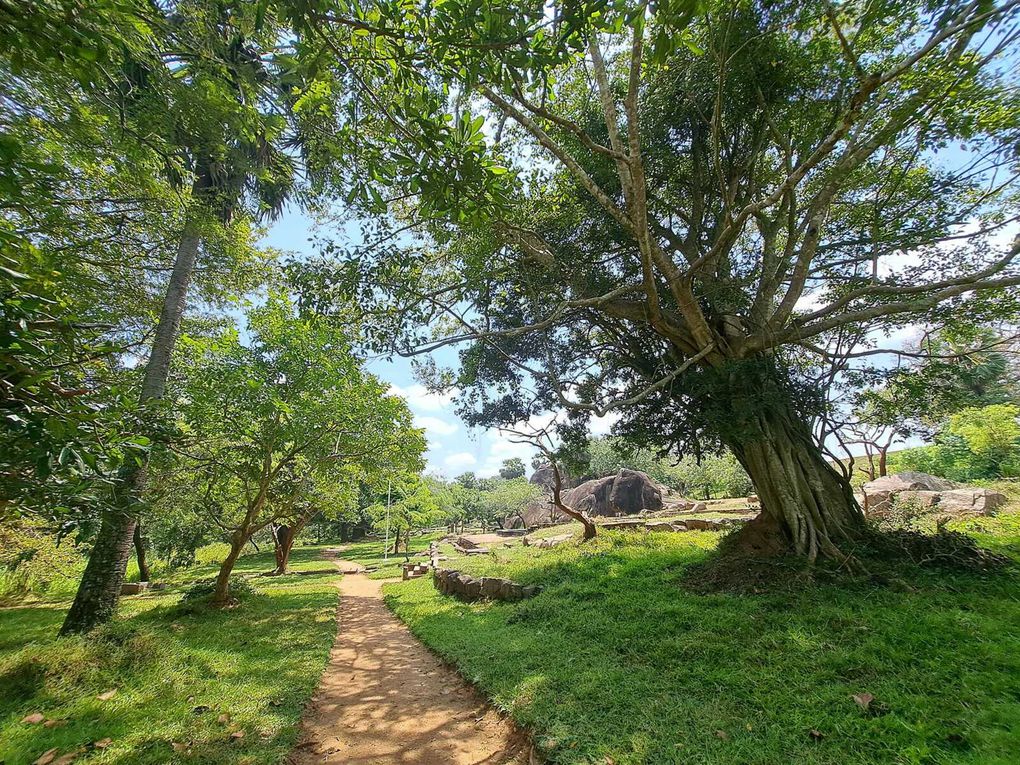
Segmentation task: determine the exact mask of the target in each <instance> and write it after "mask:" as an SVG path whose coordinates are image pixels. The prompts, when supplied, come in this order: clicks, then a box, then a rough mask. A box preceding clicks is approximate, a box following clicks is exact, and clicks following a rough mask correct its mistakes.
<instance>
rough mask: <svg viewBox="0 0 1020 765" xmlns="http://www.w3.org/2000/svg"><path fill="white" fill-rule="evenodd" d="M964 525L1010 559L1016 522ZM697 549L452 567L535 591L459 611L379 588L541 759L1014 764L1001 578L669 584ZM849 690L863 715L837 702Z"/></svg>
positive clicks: (430, 595)
mask: <svg viewBox="0 0 1020 765" xmlns="http://www.w3.org/2000/svg"><path fill="white" fill-rule="evenodd" d="M971 525H972V526H979V527H981V528H982V529H983V533H980V534H979V535H978V536H979V537H980V539H981V541H982V542H983V543H985V544H988V545H990V546H994V547H997V548H998V549H1000V550H1003V551H1005V552H1007V553H1009V554H1011V555H1012V556H1014V557H1015V558H1017V559H1020V511H1013V512H1011V513H1008V514H1004V515H1002V516H1000V518H997V519H991V520H989V519H982V520H981V521H980V522H976V523H973V524H971ZM716 538H717V537H716V535H715V534H710V533H693V534H636V533H626V532H617V533H605V534H603V535H602V538H601V539H600V540H599V541H597V543H596V544H594V545H591V546H589V547H587V548H579V547H578V546H575V545H569V546H563V547H558V548H555V549H552V550H544V551H537V550H534V549H533V548H532V549H528V548H516V549H513V550H499V551H497V553H496V556H495V558H493V557H487V558H473V559H471V560H469V561H468V560H465V561H462V562H457V567H458V568H463V569H467V570H471V571H472V572H473V573H476V574H477V573H485V572H488V573H493V574H498V575H509V576H511V577H512V578H514V579H516V580H518V581H520V582H524V583H529V582H535V583H541V584H543V585H545V588H546V589H545V591H544V592H543V593H542V594H540V595H539V596H538V597H536V598H534V599H532V600H530V601H526V602H524V603H520V604H514V605H511V604H463V603H459V602H458V601H455V600H453V599H450V598H444V597H441V596H439V595H437V594H436V592H435V590H434V589H433V587H432V585H431V583H430V582H429V581H428V580H427V579H419V580H416V581H411V582H402V583H397V584H392V585H387V587H386V592H387V597H388V602H389V603H390V605H391V607H392V608H393V609H394V610H395V611H396V612H397V614H399V615H400V616H401V618H403V619H404V620H405V621H406V622H407V623H408V624H409V625H410V626H411V628H412V629H413V630H414V632H415V633H416V634H418V635H419V636H420V637H421V638H422V639H423V640H424V641H425V642H426V643H427V644H429V645H430V646H432V647H433V648H434V649H436V650H437V651H438V652H439V653H441V654H442V655H444V656H445V657H447V658H448V659H449V660H451V661H452V662H453V663H454V664H456V665H457V666H458V667H459V668H460V669H461V670H462V671H463V673H464V674H465V675H466V676H467V677H469V678H471V679H473V680H475V681H476V682H477V683H478V684H479V685H480V686H481V687H482V689H483V690H484V691H485V692H486V693H487V694H488V695H489V696H490V697H492V698H493V699H494V700H495V701H496V703H497V704H499V705H500V706H502V707H504V708H506V709H508V710H510V711H511V712H512V713H513V715H514V716H515V717H516V718H517V720H519V721H520V722H521V723H523V724H525V725H528V726H531V727H532V728H533V729H534V730H535V732H536V738H537V740H538V743H539V744H540V746H542V747H544V749H545V750H546V752H547V755H548V757H549V759H550V761H552V762H556V763H600V764H601V763H616V764H617V765H625V764H627V763H718V764H719V765H722V764H723V763H726V764H729V763H761V764H765V763H768V764H770V765H772V764H774V763H791V762H796V763H833V764H834V765H836V764H838V765H851V764H853V763H862V764H863V763H946V764H947V765H948V764H949V763H953V764H954V765H956V764H957V763H959V764H961V765H963V764H966V763H985V764H988V765H991V764H992V763H1002V765H1006V763H1015V762H1017V752H1020V579H1018V577H1017V575H1016V573H1004V574H996V575H986V576H976V575H966V576H965V575H952V576H950V575H944V574H939V575H930V574H929V575H922V574H919V575H918V576H917V578H916V579H915V580H913V585H914V587H915V588H916V592H912V593H911V592H898V591H895V590H893V589H890V588H880V587H875V586H870V585H863V584H862V585H859V586H849V587H848V586H817V587H814V588H811V589H807V590H803V591H798V592H794V593H787V594H771V595H761V596H754V597H740V596H726V595H713V596H699V595H692V594H690V593H688V592H686V591H684V590H683V589H681V587H680V583H681V580H682V578H683V576H684V568H685V567H686V566H687V565H688V564H690V563H693V562H697V561H700V560H703V559H704V556H705V555H706V549H707V548H710V547H711V546H712V545H713V544H714V542H715V539H716ZM860 693H871V694H873V695H874V697H875V699H876V701H875V702H874V703H873V711H874V712H877V713H876V714H867V713H865V712H863V711H862V710H861V709H859V708H858V706H857V705H856V704H855V702H854V701H853V700H852V699H851V695H852V694H860ZM812 731H817V732H818V733H819V734H821V737H820V738H818V737H817V736H812V733H811V732H812Z"/></svg>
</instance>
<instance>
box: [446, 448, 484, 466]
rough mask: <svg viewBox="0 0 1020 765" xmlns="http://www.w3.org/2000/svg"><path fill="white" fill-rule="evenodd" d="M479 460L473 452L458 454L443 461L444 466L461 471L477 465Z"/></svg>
mask: <svg viewBox="0 0 1020 765" xmlns="http://www.w3.org/2000/svg"><path fill="white" fill-rule="evenodd" d="M477 462H478V459H477V458H476V457H475V455H473V454H471V452H457V453H456V454H451V455H449V456H447V457H446V459H444V460H443V464H444V465H445V466H446V467H448V468H450V469H451V470H461V469H463V468H466V467H471V466H472V465H474V464H476V463H477Z"/></svg>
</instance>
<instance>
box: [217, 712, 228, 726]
mask: <svg viewBox="0 0 1020 765" xmlns="http://www.w3.org/2000/svg"><path fill="white" fill-rule="evenodd" d="M216 722H218V723H220V724H221V725H226V724H227V723H228V722H230V712H224V713H223V714H221V715H220V716H219V717H217V718H216Z"/></svg>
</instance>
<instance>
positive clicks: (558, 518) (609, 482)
mask: <svg viewBox="0 0 1020 765" xmlns="http://www.w3.org/2000/svg"><path fill="white" fill-rule="evenodd" d="M540 470H541V468H540ZM551 472H552V469H551V468H550V474H551ZM535 475H538V471H536V473H535ZM550 480H551V478H550ZM532 483H539V482H538V481H535V476H532ZM540 485H541V484H540ZM551 491H552V490H551V489H549V492H550V493H551ZM668 493H669V489H668V488H667V487H665V486H663V485H661V484H659V483H656V482H655V481H653V480H652V479H651V478H650V477H649V476H648V475H647V474H646V473H642V472H641V471H639V470H628V469H627V468H623V469H621V470H620V471H619V472H617V473H616V474H615V475H610V476H605V477H604V478H593V479H591V480H590V481H585V482H584V483H582V484H580V485H579V486H575V487H574V488H572V489H567V490H565V491H563V492H561V498H562V499H563V503H564V504H565V505H567V506H568V507H571V508H573V509H574V510H578V511H580V512H583V513H585V514H586V515H588V516H589V517H595V516H600V515H601V516H617V515H636V514H637V513H640V512H641V511H642V510H646V511H650V512H655V511H659V510H662V509H663V508H664V507H665V505H664V501H663V500H664V498H665V497H666V495H667V494H668ZM679 503H684V501H683V500H679V501H678V502H676V503H674V504H679ZM688 504H689V505H690V507H694V503H685V504H684V507H685V508H686V507H687V505H688ZM681 509H683V508H681ZM569 520H570V518H569V517H568V516H567V515H566V514H564V513H562V512H560V511H559V510H558V509H556V508H555V507H553V506H552V503H551V501H550V497H549V494H546V495H545V496H543V497H540V498H538V499H536V500H535V501H533V502H531V503H530V504H529V505H528V506H527V507H525V508H524V510H522V511H521V512H520V513H518V514H517V515H513V516H509V517H507V518H505V519H504V520H503V528H505V529H516V528H532V527H534V526H547V525H552V524H556V523H563V522H565V521H569Z"/></svg>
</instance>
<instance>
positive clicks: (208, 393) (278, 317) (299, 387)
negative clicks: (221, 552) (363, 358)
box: [174, 298, 425, 603]
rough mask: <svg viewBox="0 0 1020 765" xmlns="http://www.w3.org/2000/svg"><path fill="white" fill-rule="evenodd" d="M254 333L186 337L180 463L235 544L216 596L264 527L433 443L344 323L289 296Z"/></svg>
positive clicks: (414, 460) (412, 461) (262, 316)
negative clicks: (354, 347) (359, 354)
mask: <svg viewBox="0 0 1020 765" xmlns="http://www.w3.org/2000/svg"><path fill="white" fill-rule="evenodd" d="M248 331H249V333H250V339H249V340H248V341H247V343H242V342H241V339H240V337H239V335H238V333H237V331H236V330H228V331H226V332H224V333H223V334H222V335H220V336H219V337H216V338H213V339H211V340H201V339H198V340H192V339H188V340H186V350H187V353H186V357H187V375H186V380H185V384H184V386H183V388H182V389H181V390H180V392H179V393H178V396H177V399H176V403H177V406H178V407H179V411H180V413H181V414H180V417H181V426H180V427H181V430H182V431H183V434H184V438H183V441H182V442H181V444H180V445H179V446H176V447H175V448H174V451H175V455H176V457H177V465H176V466H175V469H176V470H177V471H179V472H187V473H188V474H189V475H190V476H191V480H192V481H193V482H194V484H195V486H196V492H197V494H198V496H199V497H200V498H201V499H200V500H199V501H198V502H197V503H196V505H197V506H198V508H199V509H200V510H201V512H203V513H205V514H206V516H207V518H208V520H209V522H211V523H214V524H215V525H216V526H217V527H218V528H219V529H220V530H221V532H222V533H223V534H224V535H226V537H227V539H228V541H229V543H230V552H229V553H228V555H227V557H226V558H225V560H224V561H223V563H222V565H221V567H220V572H219V574H218V576H217V580H216V588H215V592H214V595H213V600H214V602H216V603H225V602H227V600H228V599H229V578H230V573H231V571H232V570H233V566H234V563H235V562H236V560H237V558H238V557H239V556H240V554H241V552H242V549H243V548H244V545H245V544H246V543H247V542H248V540H249V539H250V538H251V537H252V536H253V535H254V534H256V533H257V532H259V531H261V530H262V529H265V528H267V527H269V526H271V525H272V524H273V523H282V522H285V521H286V522H288V523H289V524H293V523H295V521H296V520H298V519H302V518H304V517H305V516H306V515H307V514H308V513H309V512H310V510H311V509H312V508H314V507H315V506H316V505H317V504H318V503H319V502H322V500H323V495H324V493H325V492H324V489H323V487H325V486H328V485H329V484H334V485H342V484H346V485H348V486H350V487H351V491H352V492H354V491H356V490H357V485H358V484H357V482H358V480H370V481H376V480H378V479H379V476H380V475H381V474H383V473H385V472H388V471H394V470H407V469H412V470H413V469H420V467H421V462H420V458H421V453H422V452H423V451H424V448H425V444H424V439H423V436H422V433H421V431H420V430H416V429H415V428H414V427H413V426H412V425H411V415H410V411H409V410H408V408H407V406H406V404H405V403H404V401H403V400H402V399H399V398H396V397H394V396H391V395H388V394H387V386H386V385H385V384H384V383H382V382H381V381H380V380H378V379H377V378H375V377H373V376H372V375H369V374H367V373H365V372H363V371H362V370H361V368H360V365H359V362H358V360H357V359H356V358H355V357H354V356H353V355H352V353H351V337H350V336H349V335H348V334H347V333H345V332H344V331H342V330H340V329H338V328H336V327H335V326H331V325H329V324H327V323H325V322H321V321H312V320H305V319H302V318H300V317H298V316H296V315H295V314H294V312H293V309H292V308H291V306H290V305H289V304H288V303H287V302H286V301H285V300H283V299H282V298H272V299H271V300H270V301H269V303H268V304H267V305H266V306H264V307H262V308H257V309H255V310H253V311H252V312H251V313H250V314H249V316H248ZM334 499H335V498H334ZM304 522H307V521H304ZM288 552H289V550H288ZM283 566H284V568H285V566H286V561H285V560H284V561H283Z"/></svg>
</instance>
